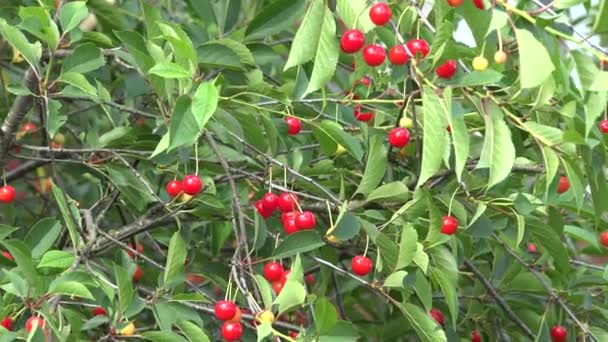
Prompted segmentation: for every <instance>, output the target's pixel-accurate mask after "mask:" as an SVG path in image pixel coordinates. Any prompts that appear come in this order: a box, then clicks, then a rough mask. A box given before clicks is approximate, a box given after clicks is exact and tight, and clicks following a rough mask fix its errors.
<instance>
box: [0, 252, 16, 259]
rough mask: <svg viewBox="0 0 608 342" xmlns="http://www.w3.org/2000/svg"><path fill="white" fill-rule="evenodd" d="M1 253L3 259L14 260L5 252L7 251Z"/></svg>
mask: <svg viewBox="0 0 608 342" xmlns="http://www.w3.org/2000/svg"><path fill="white" fill-rule="evenodd" d="M1 253H2V255H3V256H4V257H5V258H7V259H8V260H14V259H13V256H12V255H11V253H9V252H7V251H2V252H1Z"/></svg>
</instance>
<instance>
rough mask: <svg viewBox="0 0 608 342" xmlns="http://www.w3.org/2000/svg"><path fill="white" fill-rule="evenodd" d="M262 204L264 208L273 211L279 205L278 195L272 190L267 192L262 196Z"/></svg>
mask: <svg viewBox="0 0 608 342" xmlns="http://www.w3.org/2000/svg"><path fill="white" fill-rule="evenodd" d="M262 204H263V205H264V208H266V210H268V211H270V212H273V211H275V210H276V209H277V208H278V207H279V196H277V195H276V194H274V193H272V192H268V193H266V194H265V195H264V196H262Z"/></svg>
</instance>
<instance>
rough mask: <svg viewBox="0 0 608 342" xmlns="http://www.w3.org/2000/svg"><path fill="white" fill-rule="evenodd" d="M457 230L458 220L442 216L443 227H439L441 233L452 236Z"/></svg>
mask: <svg viewBox="0 0 608 342" xmlns="http://www.w3.org/2000/svg"><path fill="white" fill-rule="evenodd" d="M457 230H458V220H457V219H456V218H455V217H453V216H449V215H448V216H444V217H443V226H442V227H441V232H442V233H443V234H446V235H454V233H456V231H457Z"/></svg>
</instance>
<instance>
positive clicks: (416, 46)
mask: <svg viewBox="0 0 608 342" xmlns="http://www.w3.org/2000/svg"><path fill="white" fill-rule="evenodd" d="M405 45H406V46H407V49H408V50H410V52H411V53H412V55H413V57H419V56H420V55H422V58H425V57H426V56H427V55H428V54H429V51H430V48H429V43H427V42H426V40H424V39H412V40H410V41H408V42H407V43H406V44H405Z"/></svg>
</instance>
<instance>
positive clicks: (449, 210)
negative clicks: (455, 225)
mask: <svg viewBox="0 0 608 342" xmlns="http://www.w3.org/2000/svg"><path fill="white" fill-rule="evenodd" d="M458 190H460V183H458V186H457V187H456V190H454V193H453V194H452V198H450V204H449V205H448V216H450V215H451V214H452V202H453V201H454V196H456V193H458Z"/></svg>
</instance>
